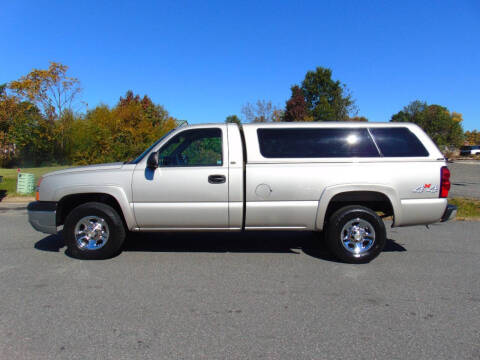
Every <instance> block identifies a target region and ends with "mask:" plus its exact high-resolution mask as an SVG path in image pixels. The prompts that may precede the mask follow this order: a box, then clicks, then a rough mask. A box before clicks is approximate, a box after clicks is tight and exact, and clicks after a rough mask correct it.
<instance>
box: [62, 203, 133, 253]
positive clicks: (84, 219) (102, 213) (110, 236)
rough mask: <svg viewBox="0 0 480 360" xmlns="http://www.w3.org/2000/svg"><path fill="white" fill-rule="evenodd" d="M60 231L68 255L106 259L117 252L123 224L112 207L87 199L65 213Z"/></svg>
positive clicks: (123, 232) (122, 235) (119, 249)
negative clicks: (87, 201)
mask: <svg viewBox="0 0 480 360" xmlns="http://www.w3.org/2000/svg"><path fill="white" fill-rule="evenodd" d="M63 234H64V237H65V244H66V245H67V252H68V254H69V255H70V256H72V257H74V258H77V259H85V260H97V259H108V258H111V257H114V256H116V255H118V254H119V253H120V251H121V248H122V245H123V242H124V240H125V227H124V225H123V221H122V218H121V217H120V215H119V214H118V212H117V211H116V210H115V209H114V208H112V207H111V206H109V205H106V204H103V203H98V202H89V203H86V204H83V205H79V206H77V207H76V208H74V209H73V210H72V211H71V212H70V214H68V216H67V219H66V220H65V225H64V227H63Z"/></svg>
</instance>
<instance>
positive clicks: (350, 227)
mask: <svg viewBox="0 0 480 360" xmlns="http://www.w3.org/2000/svg"><path fill="white" fill-rule="evenodd" d="M340 241H341V243H342V245H343V247H344V248H345V249H346V250H347V251H349V252H351V253H352V254H354V255H355V256H360V255H362V254H363V253H365V252H367V251H368V250H370V249H371V248H372V246H373V244H374V243H375V229H374V228H373V225H372V224H370V223H369V222H368V221H366V220H364V219H360V218H356V219H352V220H350V221H349V222H347V223H346V224H345V225H344V226H343V228H342V232H341V233H340Z"/></svg>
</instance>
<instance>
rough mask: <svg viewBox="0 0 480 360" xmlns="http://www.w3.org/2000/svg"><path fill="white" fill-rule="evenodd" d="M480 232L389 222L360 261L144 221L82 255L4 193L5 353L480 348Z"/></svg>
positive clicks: (332, 354) (351, 353)
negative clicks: (112, 245) (145, 227)
mask: <svg viewBox="0 0 480 360" xmlns="http://www.w3.org/2000/svg"><path fill="white" fill-rule="evenodd" d="M479 233H480V222H460V221H458V222H450V223H445V224H441V225H434V226H431V228H430V230H428V229H426V228H425V227H421V226H418V227H412V228H400V229H393V230H389V239H390V240H389V242H388V245H387V248H386V250H385V251H384V252H383V253H382V254H381V255H380V256H379V257H378V258H377V259H375V260H374V261H372V262H371V263H369V264H364V265H349V264H342V263H338V262H336V261H335V260H334V259H333V258H332V257H331V256H330V255H329V253H328V251H327V250H326V249H325V248H324V247H323V246H322V245H321V244H320V245H319V244H318V240H317V238H316V237H315V236H313V234H311V233H288V232H266V233H261V232H254V233H243V234H242V233H237V234H225V233H206V234H198V233H193V234H192V233H186V234H147V235H136V236H132V237H130V238H129V240H128V241H127V243H126V246H125V251H124V252H123V253H122V254H121V255H119V256H118V257H116V258H114V259H110V260H104V261H80V260H75V259H72V258H70V257H68V256H67V255H65V253H64V250H65V248H64V244H63V240H62V238H61V236H46V235H42V234H40V233H38V232H35V231H34V230H33V229H31V227H30V226H29V225H28V224H27V219H26V216H25V210H23V209H22V208H21V207H19V208H17V209H12V208H11V207H10V208H6V207H2V206H1V204H0V294H1V295H0V359H94V358H95V359H103V358H108V359H209V360H210V359H288V360H291V359H356V360H358V359H436V360H438V359H479V358H480V267H479V259H480V236H479Z"/></svg>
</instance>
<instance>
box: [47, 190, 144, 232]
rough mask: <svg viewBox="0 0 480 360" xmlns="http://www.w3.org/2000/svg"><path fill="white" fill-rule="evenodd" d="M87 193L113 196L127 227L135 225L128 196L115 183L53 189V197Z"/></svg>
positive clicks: (131, 227)
mask: <svg viewBox="0 0 480 360" xmlns="http://www.w3.org/2000/svg"><path fill="white" fill-rule="evenodd" d="M88 193H100V194H107V195H110V196H113V197H114V198H115V200H117V202H118V204H119V205H120V208H121V209H122V212H123V217H124V218H125V222H126V223H127V227H128V229H130V230H131V229H133V228H135V227H136V226H137V223H136V221H135V216H134V213H133V206H132V205H131V203H130V202H129V200H128V196H127V194H126V193H125V191H124V190H123V188H122V187H120V186H116V185H100V186H99V185H95V186H89V185H76V186H67V187H62V188H59V189H57V190H56V191H55V195H54V197H55V199H58V200H57V201H59V200H60V199H62V198H64V197H65V196H68V195H77V194H88Z"/></svg>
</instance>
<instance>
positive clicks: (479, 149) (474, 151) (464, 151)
mask: <svg viewBox="0 0 480 360" xmlns="http://www.w3.org/2000/svg"><path fill="white" fill-rule="evenodd" d="M478 154H480V145H472V146H462V147H461V148H460V155H461V156H470V155H478Z"/></svg>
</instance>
